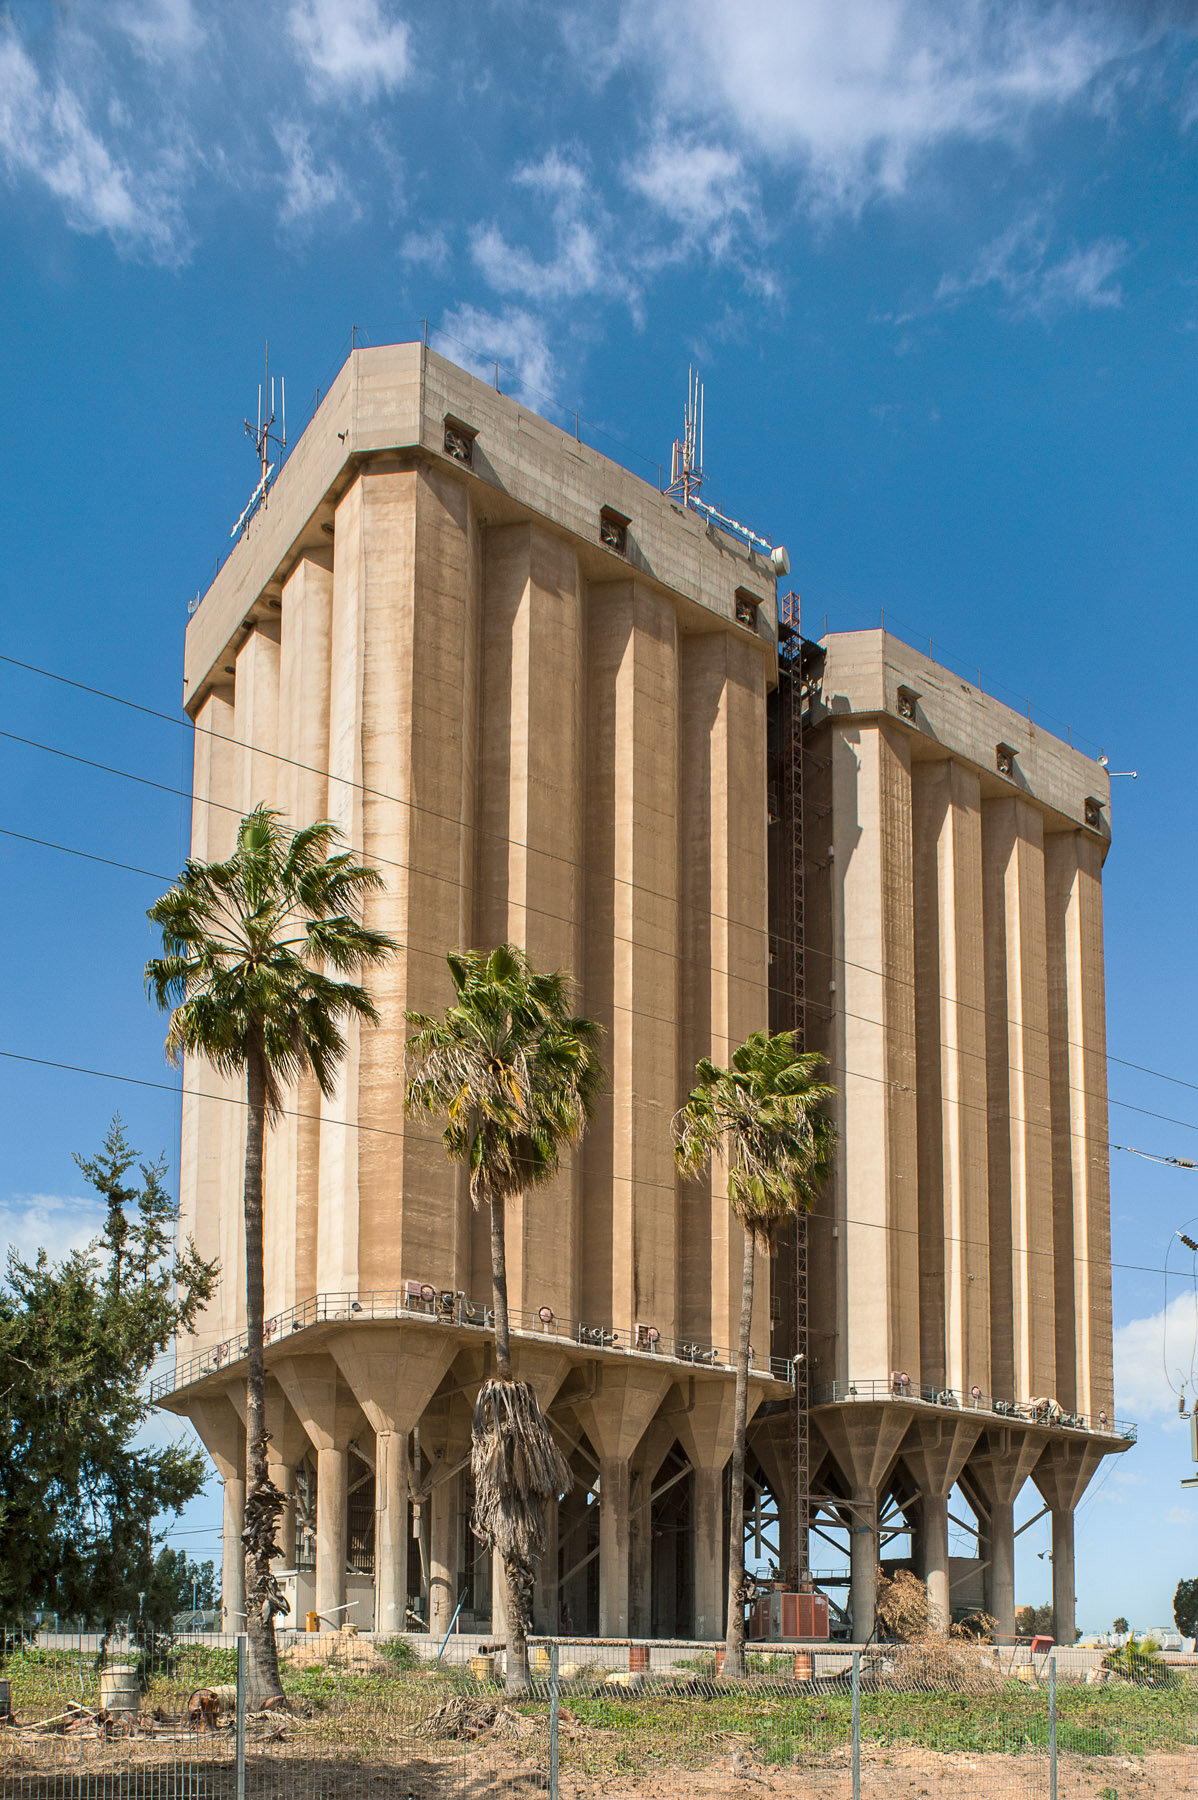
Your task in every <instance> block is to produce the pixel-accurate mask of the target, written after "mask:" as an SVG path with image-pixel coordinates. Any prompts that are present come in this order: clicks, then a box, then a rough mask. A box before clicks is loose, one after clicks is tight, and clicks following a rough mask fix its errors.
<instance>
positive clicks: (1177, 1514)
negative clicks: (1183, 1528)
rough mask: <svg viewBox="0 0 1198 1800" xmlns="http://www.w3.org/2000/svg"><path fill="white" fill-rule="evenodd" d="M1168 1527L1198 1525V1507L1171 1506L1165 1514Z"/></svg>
mask: <svg viewBox="0 0 1198 1800" xmlns="http://www.w3.org/2000/svg"><path fill="white" fill-rule="evenodd" d="M1165 1524H1166V1525H1198V1506H1171V1507H1170V1508H1169V1510H1168V1512H1167V1513H1166V1514H1165Z"/></svg>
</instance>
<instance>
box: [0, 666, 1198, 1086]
mask: <svg viewBox="0 0 1198 1800" xmlns="http://www.w3.org/2000/svg"><path fill="white" fill-rule="evenodd" d="M0 662H4V663H8V664H10V666H12V667H13V668H18V669H22V670H24V671H26V672H27V673H29V674H33V675H38V676H41V677H43V678H44V679H45V680H47V681H56V682H59V683H60V684H61V685H63V686H64V687H71V688H75V689H77V690H78V691H79V692H81V693H86V694H91V695H93V696H94V697H95V698H97V699H101V700H106V701H110V702H111V703H112V704H113V705H116V706H123V707H126V708H128V709H129V710H130V711H132V712H138V713H142V714H143V715H144V716H145V717H147V718H151V719H157V720H160V721H162V722H163V723H165V724H168V725H173V726H174V727H176V729H178V730H181V731H192V732H193V733H197V734H199V735H201V736H205V737H210V738H212V739H214V740H215V741H217V742H219V743H223V744H228V745H229V746H230V747H231V748H233V749H238V750H244V751H246V752H247V753H248V754H249V755H252V756H262V757H266V758H268V759H270V760H271V761H274V762H280V763H284V764H286V765H287V766H288V767H290V768H294V769H299V770H301V771H303V772H304V773H306V774H310V775H317V776H319V777H320V778H321V779H322V780H325V781H334V782H336V783H337V784H338V785H339V786H341V787H344V788H348V789H350V790H351V791H353V792H356V793H361V794H364V795H367V796H369V797H371V798H373V799H378V800H385V801H388V802H389V803H390V804H392V805H394V806H403V807H406V808H407V809H408V811H409V812H414V813H421V814H423V815H425V816H426V817H429V818H432V819H436V820H438V821H439V822H441V823H443V824H448V825H452V826H453V827H454V828H455V829H457V830H460V831H469V832H472V833H473V834H474V835H475V836H476V837H482V838H488V839H490V840H492V841H494V842H496V843H501V844H505V845H507V846H509V847H510V848H512V849H518V850H525V851H527V852H529V853H530V854H536V855H537V856H538V857H541V858H543V859H544V860H545V861H547V862H560V863H562V864H564V865H565V867H566V868H567V869H569V870H570V871H571V872H574V873H581V872H582V871H581V866H580V864H579V863H578V862H577V861H575V860H574V859H573V858H572V857H567V856H565V855H563V854H562V852H560V851H556V850H552V849H549V848H547V847H541V846H533V845H530V844H528V843H527V842H525V841H524V840H522V839H519V838H515V837H512V836H510V835H505V834H504V833H502V832H495V831H490V830H488V829H486V828H485V827H483V826H480V825H477V824H475V823H474V822H473V821H471V820H463V819H460V818H457V817H455V816H454V815H453V814H451V813H446V812H442V811H440V810H439V809H437V808H435V807H430V806H427V805H424V804H423V803H421V802H418V801H415V800H412V799H407V798H404V797H402V796H401V795H398V794H389V793H387V792H386V790H385V789H382V788H376V787H371V786H369V785H368V784H366V783H364V782H359V781H354V780H353V779H352V778H351V777H349V776H346V775H339V774H335V773H334V772H333V771H332V770H331V769H322V768H318V767H316V765H315V764H313V763H305V762H300V761H298V760H296V759H295V758H294V757H290V756H284V755H283V754H282V752H281V751H278V750H268V749H260V748H258V747H256V746H255V745H253V744H247V743H245V742H244V741H243V740H242V739H240V738H235V737H230V736H229V735H228V734H227V733H225V732H220V731H215V730H213V729H212V728H211V727H210V726H204V725H197V724H196V723H195V721H194V720H192V719H188V718H184V719H180V718H176V716H175V715H174V714H173V713H168V712H163V711H162V710H161V709H160V708H157V707H152V706H146V705H145V704H144V703H143V702H141V701H138V700H131V699H129V698H128V697H127V696H125V695H123V694H114V693H111V692H109V691H108V690H107V689H105V688H99V687H94V686H92V685H90V684H89V683H87V682H83V681H76V680H74V679H73V678H72V677H71V676H69V675H62V674H59V673H58V672H57V671H56V670H53V669H44V668H42V667H40V666H39V665H38V664H36V663H30V662H23V661H21V660H20V658H18V657H15V656H8V655H6V654H4V653H2V652H0ZM3 735H5V736H8V737H15V735H16V734H15V733H11V732H10V733H4V734H3ZM16 741H18V742H21V743H24V744H27V745H29V746H30V747H32V748H35V749H39V750H43V751H46V752H47V753H48V754H51V755H60V756H66V757H70V756H71V755H72V753H71V752H70V751H62V750H58V749H57V748H56V747H55V746H54V745H49V744H38V743H35V742H34V740H32V739H28V738H19V739H17V740H16ZM74 760H76V761H79V762H83V763H87V759H86V758H84V757H75V758H74ZM88 766H90V767H93V768H97V769H101V770H103V771H104V772H105V773H108V774H114V775H119V776H122V777H123V778H124V779H127V780H132V781H141V782H143V783H145V785H148V786H151V787H158V788H160V789H161V791H163V792H166V793H179V794H181V796H182V798H183V799H185V800H188V801H190V802H191V803H192V804H193V805H194V804H201V805H206V806H212V807H216V808H218V809H220V810H222V811H225V812H233V813H236V814H237V815H238V817H240V816H241V812H240V809H239V808H237V807H234V806H229V805H227V804H226V803H225V802H222V801H219V800H213V799H210V798H209V797H208V796H206V795H199V794H195V793H192V792H189V791H188V790H187V789H183V788H179V789H175V788H163V787H162V784H161V783H155V782H149V781H147V779H146V778H145V777H143V776H138V775H133V774H131V773H130V772H129V771H127V770H120V769H113V768H111V767H110V766H109V765H107V764H103V763H91V764H89V765H88ZM362 854H363V855H365V854H366V853H365V851H363V852H362ZM373 860H374V861H376V862H380V863H385V862H386V861H387V859H386V858H383V857H374V858H373ZM389 866H391V867H395V868H403V869H405V870H406V871H407V872H409V873H413V874H420V875H422V876H424V877H425V878H426V879H430V880H434V881H440V882H445V883H448V884H450V885H453V886H455V887H459V888H465V887H467V886H468V885H469V884H467V883H466V882H463V881H461V880H460V879H457V878H454V877H450V876H446V875H443V874H441V873H440V872H438V871H435V870H432V869H420V868H414V867H413V866H412V865H411V864H409V863H405V864H398V863H391V864H390V865H389ZM612 881H613V882H614V883H618V884H619V885H620V886H622V887H628V888H630V889H632V890H633V891H634V892H639V893H643V894H645V895H646V896H647V897H649V898H651V899H657V900H665V901H667V902H669V903H670V904H673V905H677V906H679V908H680V909H681V907H682V905H683V902H682V900H681V898H680V897H679V896H678V895H677V894H668V893H666V892H664V891H663V890H661V889H659V888H653V887H650V886H649V885H648V884H647V883H644V882H636V881H631V880H629V878H628V877H627V876H622V875H613V876H612ZM526 910H527V911H530V912H535V913H537V914H538V916H540V917H543V918H547V919H551V920H555V921H556V922H558V923H561V924H571V923H573V921H572V920H569V919H565V918H564V917H563V916H562V915H560V914H556V913H548V912H544V911H542V910H541V909H540V908H534V907H528V908H526ZM695 910H698V911H699V913H700V916H702V917H705V918H709V919H711V920H712V922H713V923H719V924H725V925H730V926H733V927H735V928H736V929H737V930H740V931H749V932H755V933H761V934H762V935H764V936H766V937H767V938H768V939H770V940H772V941H773V942H775V943H778V944H782V945H785V946H786V947H787V948H788V949H791V950H796V949H797V950H799V951H800V952H801V953H802V954H803V955H804V956H822V957H824V958H825V959H826V960H828V961H830V962H833V963H835V964H837V965H838V966H840V967H843V968H852V969H857V970H859V971H860V972H861V973H863V974H866V975H874V976H876V977H877V978H878V980H880V981H886V982H889V983H890V984H891V985H892V986H895V987H909V988H915V987H916V986H918V985H919V984H918V983H917V982H915V981H914V980H907V979H905V978H904V977H902V976H899V975H894V974H886V973H885V972H884V971H882V970H881V969H874V968H871V967H870V966H869V965H868V964H866V963H858V962H854V961H853V960H852V958H850V957H843V956H837V955H836V954H835V952H833V951H829V950H822V949H819V948H817V947H816V946H814V945H811V944H800V943H799V942H798V940H797V939H796V938H794V937H791V936H788V935H787V934H786V933H779V932H771V931H770V930H769V929H768V927H764V928H763V927H761V926H758V925H752V924H749V923H748V922H747V921H741V920H738V919H733V918H731V917H729V916H728V915H727V914H724V913H718V912H716V911H714V910H713V909H708V908H703V909H695ZM715 972H716V973H727V971H715ZM773 991H774V992H777V993H781V992H782V990H781V989H775V990H773ZM936 997H937V998H938V999H940V1000H943V1001H946V1002H948V1004H950V1005H953V1006H957V1007H960V1008H962V1009H963V1010H966V1011H970V1012H977V1013H981V1014H983V1015H984V1014H986V1012H987V1009H986V1008H985V1007H984V1006H979V1005H977V1004H976V1002H973V1001H968V1000H964V999H962V998H961V997H960V996H959V995H955V994H945V993H944V992H943V991H942V990H940V991H939V992H938V993H937V996H936ZM808 1004H809V1005H811V1006H816V1005H818V1004H819V1003H818V1002H814V1001H812V1002H808ZM851 1016H858V1015H851ZM1007 1022H1008V1023H1009V1021H1007ZM1021 1028H1022V1029H1024V1030H1028V1031H1031V1032H1033V1033H1034V1035H1036V1036H1042V1037H1046V1038H1047V1037H1050V1036H1051V1033H1050V1032H1048V1031H1045V1030H1044V1029H1043V1028H1042V1027H1037V1026H1022V1027H1021ZM1060 1041H1061V1042H1062V1043H1065V1044H1068V1045H1069V1047H1070V1048H1072V1049H1078V1050H1087V1049H1089V1048H1090V1046H1089V1045H1086V1044H1080V1043H1077V1042H1076V1040H1074V1039H1061V1040H1060ZM1106 1060H1107V1061H1108V1062H1113V1063H1117V1064H1119V1065H1120V1066H1121V1067H1123V1068H1128V1069H1133V1070H1135V1071H1136V1072H1137V1073H1139V1074H1142V1075H1149V1076H1152V1077H1154V1078H1155V1079H1157V1080H1160V1081H1168V1082H1172V1083H1173V1084H1174V1085H1175V1086H1178V1087H1186V1088H1189V1089H1191V1090H1192V1091H1194V1092H1196V1093H1198V1082H1194V1081H1188V1080H1186V1079H1185V1078H1184V1077H1182V1076H1179V1075H1171V1074H1169V1073H1167V1072H1166V1071H1165V1070H1162V1069H1153V1068H1150V1067H1148V1066H1147V1065H1146V1064H1144V1063H1137V1062H1133V1061H1130V1060H1129V1059H1127V1058H1125V1057H1119V1056H1110V1055H1108V1056H1107V1058H1106Z"/></svg>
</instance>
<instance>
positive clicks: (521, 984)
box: [407, 944, 603, 1693]
mask: <svg viewBox="0 0 1198 1800" xmlns="http://www.w3.org/2000/svg"><path fill="white" fill-rule="evenodd" d="M447 960H448V963H449V972H450V975H451V976H452V977H453V985H454V989H455V992H456V1001H455V1004H454V1005H452V1006H451V1007H450V1008H449V1009H448V1011H447V1012H446V1014H445V1017H444V1018H443V1019H435V1018H430V1017H428V1016H427V1015H426V1014H424V1013H409V1014H408V1024H409V1026H410V1027H411V1036H410V1037H409V1039H408V1046H407V1058H408V1068H409V1078H408V1086H407V1107H408V1111H409V1112H411V1113H413V1114H425V1115H433V1116H436V1117H438V1118H440V1117H444V1118H445V1119H446V1126H445V1131H444V1134H443V1136H442V1142H443V1143H444V1145H445V1148H446V1151H447V1152H448V1154H449V1156H450V1157H451V1158H453V1159H454V1160H456V1161H458V1162H461V1163H463V1164H465V1166H466V1168H467V1169H468V1170H469V1171H470V1197H471V1199H472V1200H473V1202H474V1205H475V1206H476V1207H481V1206H489V1207H490V1209H491V1292H492V1304H493V1309H494V1321H495V1371H496V1379H495V1380H494V1381H486V1382H484V1383H483V1386H482V1388H481V1389H480V1391H479V1396H478V1400H477V1402H476V1404H475V1408H474V1419H473V1424H472V1428H471V1466H472V1470H473V1476H474V1532H475V1536H476V1537H478V1538H479V1539H480V1541H481V1542H482V1543H484V1544H486V1545H488V1546H489V1547H490V1548H491V1549H494V1550H497V1551H498V1552H499V1556H500V1558H501V1560H502V1562H503V1569H504V1574H505V1576H506V1579H507V1590H508V1643H507V1688H508V1692H509V1693H520V1692H522V1691H523V1690H524V1688H526V1687H527V1685H528V1644H527V1635H528V1627H529V1622H530V1616H531V1612H532V1590H533V1571H534V1569H535V1567H536V1564H537V1563H538V1562H539V1561H540V1558H541V1556H542V1554H543V1553H544V1549H545V1501H546V1500H547V1499H550V1498H553V1499H557V1498H559V1497H560V1496H561V1495H562V1494H565V1493H568V1492H569V1490H570V1488H571V1486H572V1485H573V1478H572V1476H571V1474H570V1471H569V1469H568V1468H567V1466H566V1463H565V1461H564V1459H563V1457H562V1454H561V1452H560V1451H559V1449H558V1447H557V1445H556V1444H555V1443H554V1441H553V1438H552V1436H551V1434H550V1431H549V1426H548V1424H547V1423H546V1421H545V1416H544V1414H543V1413H542V1411H541V1407H540V1403H539V1402H538V1400H537V1397H536V1393H535V1391H534V1390H533V1388H532V1387H531V1386H530V1385H529V1384H528V1383H527V1382H523V1381H516V1380H514V1379H513V1376H512V1344H511V1327H510V1324H509V1320H508V1300H507V1255H506V1245H505V1241H504V1217H505V1209H506V1206H507V1202H508V1201H509V1200H511V1199H512V1198H514V1196H515V1195H517V1194H521V1193H524V1192H526V1191H527V1190H528V1189H529V1188H534V1187H540V1186H542V1185H543V1184H544V1183H545V1182H547V1181H550V1180H552V1178H553V1176H554V1175H555V1174H556V1173H557V1170H558V1166H559V1163H560V1161H561V1154H562V1151H563V1150H564V1149H565V1147H566V1146H567V1145H568V1144H571V1143H575V1142H576V1141H577V1140H578V1139H579V1138H580V1137H581V1136H582V1133H583V1132H584V1131H585V1129H586V1126H587V1124H588V1122H589V1120H590V1119H591V1116H592V1114H593V1112H594V1108H595V1101H596V1098H597V1096H598V1093H599V1087H600V1083H601V1081H602V1077H603V1070H602V1065H601V1064H600V1061H599V1056H598V1044H599V1027H598V1026H597V1025H595V1024H593V1023H592V1022H591V1021H590V1020H589V1019H576V1018H571V1016H570V1012H569V1000H570V984H569V981H568V979H567V978H566V977H565V976H564V975H561V974H554V975H541V974H538V973H537V972H536V971H535V970H534V969H533V968H532V967H531V965H530V964H529V961H528V958H527V957H526V956H525V955H524V953H523V952H522V951H520V950H517V949H515V948H514V947H513V946H512V945H511V944H501V945H500V947H499V948H498V949H497V950H493V951H492V952H491V954H490V955H489V956H487V955H484V954H482V953H481V952H479V951H476V950H468V951H464V952H462V953H460V954H451V955H450V956H449V957H448V958H447Z"/></svg>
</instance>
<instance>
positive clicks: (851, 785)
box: [829, 723, 919, 1381]
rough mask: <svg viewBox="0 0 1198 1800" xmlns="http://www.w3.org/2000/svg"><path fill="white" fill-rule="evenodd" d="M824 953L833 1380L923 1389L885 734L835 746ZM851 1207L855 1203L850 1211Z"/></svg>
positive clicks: (900, 763)
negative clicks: (834, 1096) (835, 1143)
mask: <svg viewBox="0 0 1198 1800" xmlns="http://www.w3.org/2000/svg"><path fill="white" fill-rule="evenodd" d="M829 748H830V751H831V756H832V793H833V812H832V818H833V835H832V861H833V864H834V872H833V880H832V886H833V942H834V951H835V957H836V961H835V964H834V969H835V973H834V975H833V976H831V977H830V980H834V981H835V983H836V990H835V991H834V992H833V993H831V994H830V995H829V999H830V1000H832V1001H835V1002H836V1003H837V1010H836V1013H835V1016H834V1019H833V1024H832V1028H831V1032H830V1040H831V1046H832V1058H833V1070H832V1079H833V1081H834V1082H835V1084H836V1085H837V1086H838V1087H839V1088H840V1099H839V1102H838V1106H837V1111H838V1119H837V1123H838V1125H839V1127H840V1149H839V1153H838V1156H837V1162H836V1173H835V1176H834V1189H835V1196H836V1212H837V1216H838V1220H839V1224H840V1232H841V1238H840V1242H841V1244H842V1246H843V1248H842V1253H841V1310H840V1317H841V1318H842V1319H843V1320H845V1321H846V1322H847V1323H848V1329H847V1330H844V1331H842V1333H841V1334H840V1338H839V1341H838V1345H837V1370H836V1372H837V1375H838V1377H839V1379H841V1380H842V1381H843V1380H848V1379H849V1377H850V1375H851V1376H852V1378H853V1379H855V1380H862V1379H870V1380H883V1381H884V1380H886V1379H887V1376H888V1374H889V1371H890V1370H892V1369H895V1368H898V1369H903V1370H905V1371H906V1373H908V1374H909V1375H910V1376H911V1378H912V1380H913V1381H915V1380H918V1379H919V1235H918V1233H919V1196H918V1171H917V1163H916V1121H915V1009H914V1002H913V994H914V974H915V953H914V919H913V905H912V880H911V770H910V760H909V749H908V746H907V742H906V740H905V738H904V737H903V736H902V735H901V734H900V733H899V732H898V731H897V730H895V729H894V728H893V727H891V726H888V725H879V726H871V725H858V724H856V723H854V724H853V725H848V726H836V727H834V730H833V732H832V734H831V742H830V746H829ZM850 1197H851V1202H852V1204H851V1205H850V1204H849V1200H850Z"/></svg>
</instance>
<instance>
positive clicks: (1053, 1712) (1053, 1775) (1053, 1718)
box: [1048, 1650, 1057, 1800]
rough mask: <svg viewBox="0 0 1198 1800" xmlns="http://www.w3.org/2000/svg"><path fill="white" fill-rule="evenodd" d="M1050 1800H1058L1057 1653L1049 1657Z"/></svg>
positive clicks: (1050, 1653) (1050, 1654) (1053, 1651)
mask: <svg viewBox="0 0 1198 1800" xmlns="http://www.w3.org/2000/svg"><path fill="white" fill-rule="evenodd" d="M1048 1800H1057V1653H1056V1651H1055V1650H1052V1651H1050V1652H1049V1657H1048Z"/></svg>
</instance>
